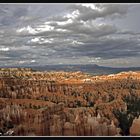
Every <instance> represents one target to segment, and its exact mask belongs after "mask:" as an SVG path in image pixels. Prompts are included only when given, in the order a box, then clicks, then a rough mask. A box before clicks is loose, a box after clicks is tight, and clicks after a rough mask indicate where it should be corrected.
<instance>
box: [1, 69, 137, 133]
mask: <svg viewBox="0 0 140 140" xmlns="http://www.w3.org/2000/svg"><path fill="white" fill-rule="evenodd" d="M139 94H140V73H139V72H127V73H119V74H116V75H103V76H90V75H87V74H84V73H81V72H49V73H48V72H37V71H32V70H31V69H1V70H0V111H1V113H0V118H1V119H0V126H1V135H23V136H25V135H40V136H58V135H59V136H65V135H66V136H114V135H131V134H132V135H135V134H133V132H132V130H130V127H131V126H132V129H133V127H134V122H133V120H134V119H135V117H136V116H138V115H139V111H138V110H139V108H136V107H135V106H134V107H133V106H131V104H133V105H135V103H137V104H138V103H139V101H136V100H137V99H139ZM133 97H136V98H133ZM134 108H135V109H134ZM124 114H125V116H124ZM125 117H126V118H125ZM124 118H125V120H126V121H127V122H126V124H124V125H122V123H123V122H122V121H121V120H123V119H124ZM132 123H133V125H132ZM125 125H126V128H127V130H126V129H124V127H125ZM129 130H130V131H129Z"/></svg>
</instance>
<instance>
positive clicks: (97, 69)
mask: <svg viewBox="0 0 140 140" xmlns="http://www.w3.org/2000/svg"><path fill="white" fill-rule="evenodd" d="M11 67H13V66H11ZM13 68H19V66H14V67H13ZM21 68H32V69H33V70H37V71H67V72H69V71H73V72H74V71H81V72H84V73H89V74H92V75H103V74H115V73H119V72H123V71H126V72H127V71H140V67H128V68H114V67H105V66H99V65H96V64H93V65H90V64H87V65H80V64H79V65H42V66H30V67H29V66H24V67H23V66H22V67H21Z"/></svg>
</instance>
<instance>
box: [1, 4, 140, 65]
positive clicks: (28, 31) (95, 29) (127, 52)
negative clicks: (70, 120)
mask: <svg viewBox="0 0 140 140" xmlns="http://www.w3.org/2000/svg"><path fill="white" fill-rule="evenodd" d="M139 13H140V4H134V3H133V4H129V3H122V4H121V3H120V4H119V3H117V4H115V3H112V4H111V3H110V4H106V3H61V4H60V3H36V4H35V3H26V4H25V3H24V4H22V3H21V4H10V3H5V4H4V3H3V4H2V3H1V4H0V66H40V65H48V64H52V65H55V64H60V65H61V64H97V65H101V66H109V67H139V66H140V61H139V60H140V14H139Z"/></svg>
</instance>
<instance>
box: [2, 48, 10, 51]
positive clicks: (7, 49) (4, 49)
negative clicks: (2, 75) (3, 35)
mask: <svg viewBox="0 0 140 140" xmlns="http://www.w3.org/2000/svg"><path fill="white" fill-rule="evenodd" d="M9 50H10V49H9V48H0V51H4V52H7V51H9Z"/></svg>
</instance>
